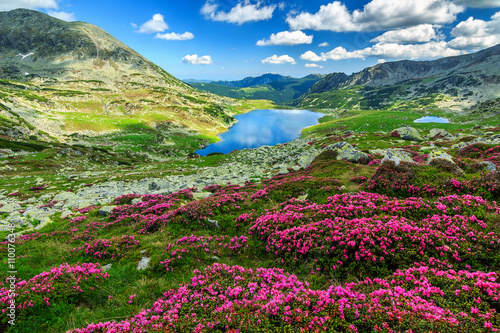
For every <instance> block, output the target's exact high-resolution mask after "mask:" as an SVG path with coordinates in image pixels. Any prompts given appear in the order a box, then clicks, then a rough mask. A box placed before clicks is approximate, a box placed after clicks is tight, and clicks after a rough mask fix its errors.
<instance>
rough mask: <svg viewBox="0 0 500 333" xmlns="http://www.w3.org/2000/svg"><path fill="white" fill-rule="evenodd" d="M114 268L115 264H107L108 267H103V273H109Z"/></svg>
mask: <svg viewBox="0 0 500 333" xmlns="http://www.w3.org/2000/svg"><path fill="white" fill-rule="evenodd" d="M112 266H113V264H107V265H104V266H101V270H102V271H103V272H107V271H109V270H110V269H111V267H112Z"/></svg>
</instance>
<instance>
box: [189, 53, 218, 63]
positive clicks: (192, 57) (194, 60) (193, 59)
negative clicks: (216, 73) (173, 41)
mask: <svg viewBox="0 0 500 333" xmlns="http://www.w3.org/2000/svg"><path fill="white" fill-rule="evenodd" d="M182 62H183V63H185V64H190V65H210V64H212V57H211V56H209V55H204V56H202V57H198V55H197V54H193V55H189V54H188V55H187V56H185V57H184V58H182Z"/></svg>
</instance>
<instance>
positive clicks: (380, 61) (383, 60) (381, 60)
mask: <svg viewBox="0 0 500 333" xmlns="http://www.w3.org/2000/svg"><path fill="white" fill-rule="evenodd" d="M377 62H378V63H379V64H383V63H385V62H387V60H385V59H379V60H378V61H377Z"/></svg>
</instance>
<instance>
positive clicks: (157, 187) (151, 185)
mask: <svg viewBox="0 0 500 333" xmlns="http://www.w3.org/2000/svg"><path fill="white" fill-rule="evenodd" d="M148 189H149V190H150V191H159V190H161V186H160V185H158V184H157V183H156V182H151V183H149V185H148Z"/></svg>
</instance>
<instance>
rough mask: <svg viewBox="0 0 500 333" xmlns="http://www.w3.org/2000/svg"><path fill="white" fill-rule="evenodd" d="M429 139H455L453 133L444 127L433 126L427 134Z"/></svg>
mask: <svg viewBox="0 0 500 333" xmlns="http://www.w3.org/2000/svg"><path fill="white" fill-rule="evenodd" d="M427 138H428V139H433V140H436V139H442V140H455V137H454V136H453V134H451V133H450V132H448V131H447V130H445V129H442V128H433V129H431V131H430V132H429V134H428V135H427Z"/></svg>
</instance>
